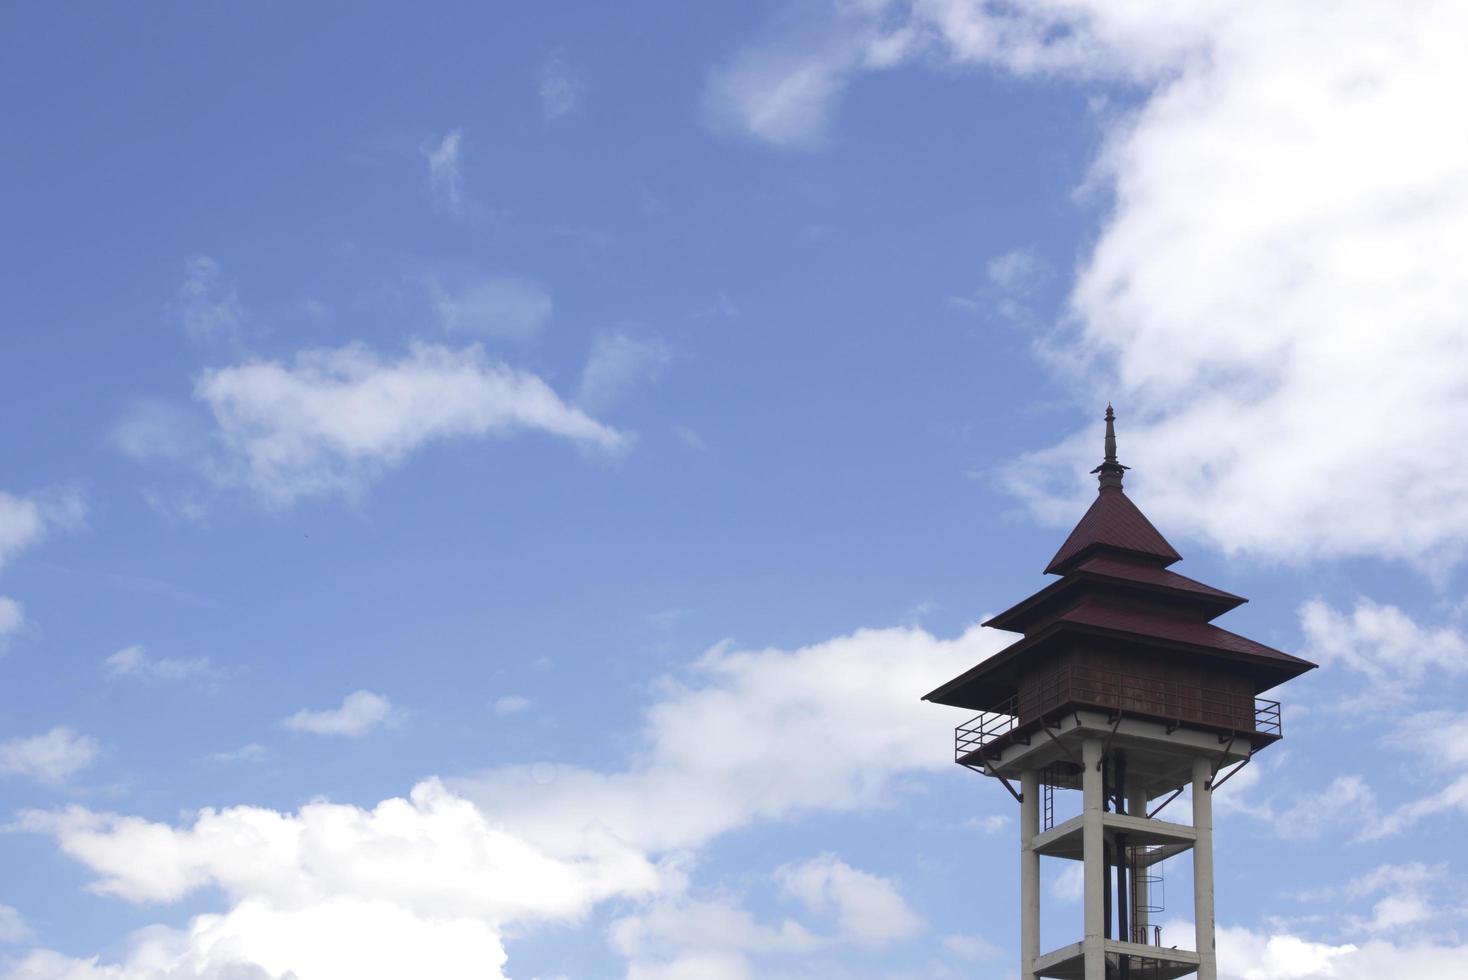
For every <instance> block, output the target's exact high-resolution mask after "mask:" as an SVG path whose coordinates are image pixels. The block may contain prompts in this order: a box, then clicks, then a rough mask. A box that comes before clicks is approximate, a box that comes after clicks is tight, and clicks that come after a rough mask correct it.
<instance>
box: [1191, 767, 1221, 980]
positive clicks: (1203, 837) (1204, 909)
mask: <svg viewBox="0 0 1468 980" xmlns="http://www.w3.org/2000/svg"><path fill="white" fill-rule="evenodd" d="M1212 778H1213V765H1212V763H1211V762H1210V761H1209V760H1208V759H1207V758H1205V757H1203V756H1198V757H1197V758H1195V759H1194V760H1193V831H1194V832H1195V833H1196V834H1197V841H1196V842H1195V843H1194V844H1193V918H1194V919H1195V920H1197V926H1196V928H1197V948H1198V980H1218V954H1217V952H1216V951H1215V949H1214V945H1213V791H1212V790H1211V789H1209V788H1208V782H1209V780H1210V779H1212Z"/></svg>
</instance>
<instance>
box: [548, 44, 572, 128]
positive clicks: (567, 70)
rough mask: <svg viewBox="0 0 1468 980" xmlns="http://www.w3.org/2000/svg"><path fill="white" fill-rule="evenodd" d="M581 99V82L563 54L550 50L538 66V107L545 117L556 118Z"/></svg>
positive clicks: (569, 110) (570, 109)
mask: <svg viewBox="0 0 1468 980" xmlns="http://www.w3.org/2000/svg"><path fill="white" fill-rule="evenodd" d="M580 101H581V83H580V81H579V80H578V79H577V78H576V75H575V73H574V72H573V71H572V70H571V66H570V64H569V63H568V62H567V61H566V57H565V54H564V53H563V52H560V51H556V52H552V53H551V54H550V56H549V57H547V58H546V59H545V61H544V62H542V63H541V66H540V108H541V111H543V112H544V113H545V118H547V119H558V118H560V117H561V116H564V115H566V114H567V113H569V112H571V111H572V110H574V109H575V108H576V106H577V105H578V104H579V103H580Z"/></svg>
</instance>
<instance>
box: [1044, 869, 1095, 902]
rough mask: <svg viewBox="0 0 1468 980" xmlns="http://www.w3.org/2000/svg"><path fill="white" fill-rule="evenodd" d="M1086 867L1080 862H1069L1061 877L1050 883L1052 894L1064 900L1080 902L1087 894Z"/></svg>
mask: <svg viewBox="0 0 1468 980" xmlns="http://www.w3.org/2000/svg"><path fill="white" fill-rule="evenodd" d="M1085 871H1086V869H1085V868H1084V867H1082V866H1081V865H1080V864H1076V863H1067V864H1066V866H1065V868H1064V869H1063V870H1062V871H1061V872H1060V875H1059V877H1057V878H1056V879H1055V881H1054V882H1052V883H1051V885H1050V894H1052V895H1054V896H1055V898H1056V899H1057V900H1059V901H1062V902H1079V901H1080V900H1081V899H1082V898H1084V897H1085V894H1086V876H1085Z"/></svg>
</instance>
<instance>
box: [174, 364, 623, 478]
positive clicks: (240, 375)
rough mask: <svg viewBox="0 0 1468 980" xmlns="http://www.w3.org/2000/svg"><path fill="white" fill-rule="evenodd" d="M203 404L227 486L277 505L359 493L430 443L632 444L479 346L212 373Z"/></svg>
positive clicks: (205, 378) (200, 392)
mask: <svg viewBox="0 0 1468 980" xmlns="http://www.w3.org/2000/svg"><path fill="white" fill-rule="evenodd" d="M194 393H195V396H196V397H197V398H198V399H199V400H200V401H201V402H203V403H204V404H205V405H207V406H208V407H209V409H210V411H211V412H212V413H213V415H214V421H215V437H216V439H217V440H218V443H219V446H220V449H221V452H222V456H221V457H220V458H219V459H218V460H217V461H215V462H214V463H213V465H212V466H211V475H212V477H213V478H214V479H215V480H216V481H218V482H221V483H225V484H236V485H243V486H245V487H248V488H250V489H252V490H254V491H257V492H258V493H260V494H261V495H262V496H263V497H264V498H265V499H266V500H268V501H270V502H273V503H275V504H281V505H284V504H289V503H292V502H293V501H295V500H298V499H300V498H302V497H306V496H311V495H317V494H328V493H347V494H354V493H359V492H361V490H362V489H364V488H365V486H366V485H367V484H368V483H369V482H370V481H371V480H372V479H374V478H375V477H376V476H377V475H379V474H380V473H382V472H383V471H384V470H387V469H389V468H392V467H394V466H397V465H399V464H400V463H401V462H402V461H403V460H404V459H406V458H407V457H408V456H409V455H411V454H412V453H413V452H415V451H416V450H418V449H420V448H421V447H423V446H425V445H427V444H428V443H431V442H435V441H440V440H447V439H455V438H469V437H486V436H492V435H507V434H510V433H512V432H516V431H521V430H528V431H539V432H544V433H547V434H550V435H555V436H559V437H561V438H563V439H567V440H569V441H572V442H575V443H578V444H581V445H585V446H588V447H591V448H595V449H600V450H605V451H616V450H620V449H621V448H623V446H624V445H625V438H624V436H623V435H622V434H621V433H619V432H617V431H616V430H614V429H611V428H609V427H607V426H605V425H602V424H601V423H600V422H597V421H596V420H595V419H593V418H592V417H591V416H589V415H587V414H586V413H585V412H584V411H582V410H581V409H579V408H574V407H572V406H569V405H567V404H566V403H565V402H563V401H562V400H561V399H560V398H559V397H558V396H557V395H556V393H555V392H554V391H552V390H551V388H550V386H549V385H547V384H546V383H545V382H544V381H542V380H541V379H540V378H538V377H536V376H535V375H533V374H527V373H525V372H522V371H517V370H515V369H513V368H510V367H508V366H506V365H504V364H502V363H499V362H497V361H494V360H492V359H490V358H489V357H487V356H486V355H485V354H484V352H483V351H482V350H481V349H480V348H478V347H467V348H462V349H453V348H447V347H442V346H436V345H432V344H414V345H413V346H412V347H410V348H409V350H408V352H407V353H406V354H405V355H403V356H401V357H397V358H389V357H384V356H383V355H381V354H378V353H377V352H375V351H373V350H371V349H369V348H367V347H366V346H364V345H361V344H351V345H348V346H346V347H339V348H335V349H328V350H313V351H306V352H303V353H301V354H298V355H297V356H296V358H295V359H294V361H292V362H291V363H289V364H286V363H282V362H280V361H267V360H256V361H248V362H245V363H243V364H238V365H235V366H231V367H223V368H213V369H210V370H207V371H205V372H204V373H203V374H201V375H200V376H199V377H198V378H197V379H196V381H195V385H194Z"/></svg>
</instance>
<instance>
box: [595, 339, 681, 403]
mask: <svg viewBox="0 0 1468 980" xmlns="http://www.w3.org/2000/svg"><path fill="white" fill-rule="evenodd" d="M672 359H673V352H672V350H670V349H669V347H668V345H667V344H665V343H664V342H663V341H661V340H659V339H657V338H655V337H654V338H650V339H639V338H636V337H631V336H628V335H627V334H625V333H621V332H620V331H613V332H610V333H602V334H598V335H597V338H596V340H594V341H593V342H592V345H591V353H590V354H589V355H588V356H587V358H586V366H585V367H584V368H583V369H582V371H581V384H580V386H579V387H578V388H577V390H576V401H577V403H578V404H580V405H583V406H585V407H587V408H589V409H591V410H592V411H604V410H606V409H608V408H610V407H611V406H612V405H613V404H614V403H616V402H617V401H618V400H620V399H621V398H622V396H623V395H625V394H626V393H627V392H628V391H630V390H631V389H632V388H634V387H636V386H637V385H639V384H642V383H644V382H649V381H656V380H657V378H658V377H659V375H661V374H662V373H663V369H664V368H666V367H667V366H668V362H669V361H671V360H672Z"/></svg>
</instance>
